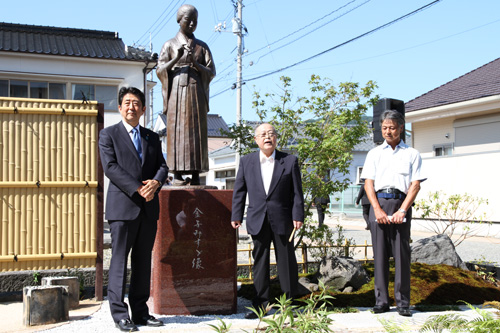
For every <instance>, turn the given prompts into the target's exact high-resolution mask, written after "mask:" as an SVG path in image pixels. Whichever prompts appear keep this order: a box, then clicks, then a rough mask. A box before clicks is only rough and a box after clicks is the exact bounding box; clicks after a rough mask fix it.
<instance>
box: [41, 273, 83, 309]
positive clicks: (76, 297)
mask: <svg viewBox="0 0 500 333" xmlns="http://www.w3.org/2000/svg"><path fill="white" fill-rule="evenodd" d="M42 286H67V287H68V299H69V308H70V310H73V309H76V308H77V307H78V305H80V282H79V281H78V278H77V277H76V276H49V277H44V278H42Z"/></svg>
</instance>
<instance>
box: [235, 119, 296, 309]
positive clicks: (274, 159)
mask: <svg viewBox="0 0 500 333" xmlns="http://www.w3.org/2000/svg"><path fill="white" fill-rule="evenodd" d="M254 139H255V141H256V143H257V145H258V146H259V148H260V151H258V152H254V153H251V154H248V155H246V156H243V157H242V158H241V160H240V165H239V169H238V174H237V176H236V181H235V184H234V190H233V207H232V216H231V225H232V226H233V228H235V229H237V228H239V227H240V226H241V222H242V220H243V213H244V211H245V203H246V197H247V194H248V209H247V231H248V233H249V234H250V235H252V240H253V245H254V249H253V251H252V255H253V258H254V266H253V273H254V286H255V291H256V297H255V299H254V300H253V302H252V303H253V306H254V308H255V309H258V308H259V307H262V308H264V309H265V308H266V306H267V304H268V302H269V296H270V295H269V288H270V273H269V257H270V247H271V241H272V242H273V244H274V249H275V253H276V259H277V264H278V276H279V281H280V285H281V289H282V291H283V292H284V293H285V294H286V295H287V297H289V298H293V297H294V296H296V294H297V285H298V269H297V259H296V258H295V251H294V243H293V239H292V241H289V237H290V235H291V233H292V231H293V229H294V228H295V229H300V227H301V226H302V224H303V221H304V195H303V193H302V180H301V178H300V169H299V164H298V161H297V157H295V156H293V155H289V154H286V153H283V152H280V151H278V150H276V143H277V139H276V131H275V129H274V127H273V126H272V125H270V124H267V123H264V124H261V125H260V126H258V127H257V128H256V129H255V136H254ZM245 318H247V319H253V318H257V316H256V315H255V313H253V312H248V313H247V314H246V315H245Z"/></svg>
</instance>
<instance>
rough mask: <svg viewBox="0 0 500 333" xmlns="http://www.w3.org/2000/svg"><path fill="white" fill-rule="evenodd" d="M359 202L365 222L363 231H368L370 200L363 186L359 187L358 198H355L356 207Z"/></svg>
mask: <svg viewBox="0 0 500 333" xmlns="http://www.w3.org/2000/svg"><path fill="white" fill-rule="evenodd" d="M360 202H361V206H362V207H363V218H364V219H365V222H366V227H365V230H370V220H369V219H368V216H369V214H370V200H368V197H367V196H366V191H365V185H364V184H363V185H361V187H360V188H359V192H358V197H357V198H356V205H359V203H360Z"/></svg>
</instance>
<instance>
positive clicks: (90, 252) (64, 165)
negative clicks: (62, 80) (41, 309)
mask: <svg viewBox="0 0 500 333" xmlns="http://www.w3.org/2000/svg"><path fill="white" fill-rule="evenodd" d="M97 117H98V104H97V102H89V103H85V104H83V103H82V102H81V101H69V100H64V101H63V100H47V99H18V98H3V97H2V98H0V126H1V128H2V134H1V136H0V151H1V153H2V160H1V161H0V191H1V198H2V202H1V203H0V218H1V225H0V242H1V243H0V272H6V271H18V270H47V269H69V268H86V267H94V266H95V264H96V257H97V249H96V240H97V239H96V237H97V230H96V226H97V223H96V222H97V221H98V219H97V212H98V209H97V196H98V192H97V189H98V167H97V165H98V156H97V154H98V149H97V136H98V122H97Z"/></svg>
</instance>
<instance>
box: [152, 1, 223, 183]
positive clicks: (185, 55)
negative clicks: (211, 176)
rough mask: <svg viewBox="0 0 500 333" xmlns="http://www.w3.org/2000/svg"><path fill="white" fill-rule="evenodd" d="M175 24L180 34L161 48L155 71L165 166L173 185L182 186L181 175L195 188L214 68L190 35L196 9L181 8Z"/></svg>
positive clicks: (204, 165)
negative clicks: (164, 138)
mask: <svg viewBox="0 0 500 333" xmlns="http://www.w3.org/2000/svg"><path fill="white" fill-rule="evenodd" d="M177 22H178V23H179V26H180V29H179V32H178V33H177V35H176V36H175V37H174V38H172V39H170V40H168V41H167V42H166V43H165V44H164V45H163V47H162V49H161V53H160V58H159V59H158V68H157V70H156V75H157V76H158V78H159V79H160V81H161V83H162V95H163V113H164V114H166V116H167V165H168V167H169V169H170V170H172V172H173V173H174V185H179V184H181V183H182V182H183V179H182V175H183V174H191V179H192V180H191V184H193V185H198V184H199V182H200V177H199V174H200V172H205V171H208V144H207V113H208V111H209V110H208V98H209V84H210V81H212V79H213V78H214V76H215V65H214V61H213V59H212V54H211V52H210V49H209V48H208V46H207V44H205V43H204V42H202V41H201V40H199V39H196V38H195V37H194V35H193V32H194V31H195V30H196V25H197V24H198V11H197V10H196V8H195V7H194V6H192V5H183V6H181V7H180V8H179V10H178V11H177Z"/></svg>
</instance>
